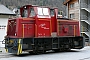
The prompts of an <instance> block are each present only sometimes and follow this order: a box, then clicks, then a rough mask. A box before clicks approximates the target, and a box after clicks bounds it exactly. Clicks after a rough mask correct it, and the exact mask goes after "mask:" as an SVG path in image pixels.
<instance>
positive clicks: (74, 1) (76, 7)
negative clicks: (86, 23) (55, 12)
mask: <svg viewBox="0 0 90 60" xmlns="http://www.w3.org/2000/svg"><path fill="white" fill-rule="evenodd" d="M68 4H69V7H68V9H69V10H68V14H69V15H68V16H69V18H70V14H74V18H72V19H74V20H79V2H78V0H71V1H70V2H69V3H68ZM71 4H74V6H73V7H72V8H71V7H70V5H71Z"/></svg>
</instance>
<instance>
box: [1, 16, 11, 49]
mask: <svg viewBox="0 0 90 60" xmlns="http://www.w3.org/2000/svg"><path fill="white" fill-rule="evenodd" d="M10 16H11V15H0V47H5V44H2V41H3V40H4V36H5V35H6V32H7V23H8V18H9V17H10Z"/></svg>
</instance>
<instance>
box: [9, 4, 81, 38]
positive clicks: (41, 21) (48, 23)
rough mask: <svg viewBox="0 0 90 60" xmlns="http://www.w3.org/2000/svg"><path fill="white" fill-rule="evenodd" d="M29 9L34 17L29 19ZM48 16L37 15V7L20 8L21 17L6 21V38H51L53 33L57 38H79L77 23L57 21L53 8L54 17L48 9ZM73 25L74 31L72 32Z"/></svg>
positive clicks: (55, 10) (64, 20)
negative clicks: (32, 10)
mask: <svg viewBox="0 0 90 60" xmlns="http://www.w3.org/2000/svg"><path fill="white" fill-rule="evenodd" d="M30 8H33V9H34V13H35V16H32V17H30ZM42 8H47V9H48V15H38V6H32V5H26V6H23V7H21V9H20V14H21V17H19V18H16V19H9V20H8V26H7V28H8V30H7V36H8V37H15V38H30V37H33V38H34V37H51V34H52V33H53V32H56V33H57V36H74V35H75V36H80V31H79V28H80V27H79V21H74V20H67V19H62V18H60V19H57V12H58V10H57V8H54V9H53V10H54V16H51V15H50V8H48V7H42ZM24 9H27V13H28V14H27V16H26V17H23V11H24ZM74 25H75V30H74Z"/></svg>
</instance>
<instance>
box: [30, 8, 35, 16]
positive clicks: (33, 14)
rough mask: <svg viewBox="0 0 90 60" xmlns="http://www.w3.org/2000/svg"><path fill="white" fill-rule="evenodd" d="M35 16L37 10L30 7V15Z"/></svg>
mask: <svg viewBox="0 0 90 60" xmlns="http://www.w3.org/2000/svg"><path fill="white" fill-rule="evenodd" d="M33 16H35V11H34V9H33V8H30V16H29V17H33Z"/></svg>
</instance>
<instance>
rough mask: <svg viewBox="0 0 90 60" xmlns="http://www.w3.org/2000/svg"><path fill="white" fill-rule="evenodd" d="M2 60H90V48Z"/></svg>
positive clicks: (26, 55) (4, 59)
mask: <svg viewBox="0 0 90 60" xmlns="http://www.w3.org/2000/svg"><path fill="white" fill-rule="evenodd" d="M0 60H90V46H86V47H85V48H83V49H72V51H69V52H58V53H47V54H40V55H29V54H23V55H22V56H12V57H9V58H1V59H0Z"/></svg>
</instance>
